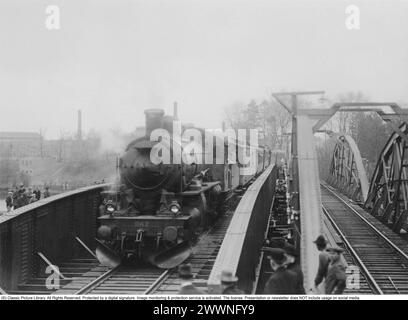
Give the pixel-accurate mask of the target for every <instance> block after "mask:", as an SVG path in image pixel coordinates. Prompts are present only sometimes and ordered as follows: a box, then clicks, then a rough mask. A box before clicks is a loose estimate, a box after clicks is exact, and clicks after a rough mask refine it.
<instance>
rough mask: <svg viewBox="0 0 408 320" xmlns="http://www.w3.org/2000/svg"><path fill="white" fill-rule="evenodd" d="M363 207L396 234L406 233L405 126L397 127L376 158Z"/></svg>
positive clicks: (407, 154) (407, 127) (407, 136)
mask: <svg viewBox="0 0 408 320" xmlns="http://www.w3.org/2000/svg"><path fill="white" fill-rule="evenodd" d="M364 207H365V208H366V209H368V210H369V212H370V213H371V214H372V215H374V216H376V217H377V218H379V219H380V220H381V221H382V222H384V223H385V224H387V225H389V226H390V227H391V228H392V229H393V230H394V231H395V232H397V233H399V232H401V229H405V230H408V229H407V227H408V226H407V217H408V125H407V123H403V124H402V125H400V126H399V128H397V130H396V131H395V132H394V133H393V134H392V135H391V136H390V138H389V140H388V141H387V143H386V144H385V147H384V148H383V150H382V152H381V154H380V156H379V158H378V162H377V165H376V168H375V170H374V174H373V177H372V180H371V184H370V188H369V192H368V196H367V200H366V202H365V204H364Z"/></svg>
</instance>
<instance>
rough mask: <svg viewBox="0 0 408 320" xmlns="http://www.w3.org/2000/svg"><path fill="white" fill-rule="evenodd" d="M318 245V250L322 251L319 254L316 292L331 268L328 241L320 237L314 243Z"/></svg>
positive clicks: (315, 281)
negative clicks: (327, 248)
mask: <svg viewBox="0 0 408 320" xmlns="http://www.w3.org/2000/svg"><path fill="white" fill-rule="evenodd" d="M314 243H315V244H316V247H317V250H319V251H320V253H319V269H318V270H317V274H316V277H315V280H314V285H315V290H316V291H318V288H317V287H318V286H319V284H320V283H322V281H323V280H324V279H326V276H327V270H328V267H329V263H330V260H329V254H328V253H327V252H326V247H327V241H326V239H325V238H324V237H323V236H322V235H320V236H318V237H317V239H316V240H315V241H314Z"/></svg>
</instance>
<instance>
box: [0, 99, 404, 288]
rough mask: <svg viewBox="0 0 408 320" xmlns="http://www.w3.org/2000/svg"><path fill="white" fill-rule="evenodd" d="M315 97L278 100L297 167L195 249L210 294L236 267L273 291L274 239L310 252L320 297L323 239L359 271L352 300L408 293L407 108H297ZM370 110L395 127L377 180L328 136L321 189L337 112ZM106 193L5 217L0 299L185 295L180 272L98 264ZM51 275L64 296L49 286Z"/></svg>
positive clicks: (349, 146)
mask: <svg viewBox="0 0 408 320" xmlns="http://www.w3.org/2000/svg"><path fill="white" fill-rule="evenodd" d="M310 94H311V95H316V94H322V92H284V93H276V94H274V97H275V98H276V99H277V101H278V102H279V103H281V104H282V106H284V107H285V108H286V109H287V110H288V112H289V113H290V114H291V116H292V132H291V139H290V148H288V149H290V154H288V155H287V159H286V160H287V165H283V166H280V165H278V159H276V161H275V164H272V165H271V166H269V167H268V168H267V169H266V170H265V171H264V172H263V173H262V174H261V175H260V176H259V177H257V179H256V180H254V181H253V182H252V184H251V185H250V186H248V187H247V188H245V189H244V190H241V192H242V193H241V194H240V195H239V196H238V197H237V199H236V203H235V205H234V206H233V207H231V208H230V210H229V211H228V212H227V214H226V215H225V216H224V217H223V218H222V219H220V220H219V221H218V222H217V223H216V224H215V225H214V226H213V227H212V228H211V229H210V230H208V231H207V232H206V233H205V234H204V235H203V236H202V237H201V238H200V239H199V241H198V242H197V243H196V244H195V247H194V250H193V251H194V254H193V255H192V256H191V257H189V258H188V259H189V260H188V261H189V262H191V264H192V265H193V270H194V273H195V282H196V284H197V285H198V286H200V287H202V289H203V290H207V291H208V292H209V293H219V291H218V290H219V276H220V273H221V272H222V270H225V269H228V270H230V271H232V272H233V273H234V274H236V275H237V276H238V277H239V286H240V288H241V289H243V290H244V291H245V292H246V293H247V294H250V293H262V285H263V284H262V283H263V282H264V280H265V273H266V274H267V273H268V272H269V269H268V267H269V266H268V265H267V262H266V260H265V257H264V256H263V253H262V251H261V248H262V246H263V245H264V243H265V239H266V238H269V237H274V236H276V235H284V236H285V237H287V239H291V240H293V241H294V242H295V244H297V246H298V247H299V248H300V258H301V264H302V269H303V273H304V287H305V289H306V293H311V291H310V289H311V288H312V287H313V280H314V276H315V274H316V270H317V268H318V251H317V250H316V248H315V245H314V243H313V241H314V240H315V239H316V238H317V236H319V235H321V234H324V235H325V236H326V238H327V239H328V241H329V242H330V244H333V245H339V246H342V247H343V248H344V249H345V250H346V253H345V257H346V259H347V262H348V263H349V265H354V266H357V267H358V268H359V270H360V273H361V276H362V277H361V281H362V285H361V288H360V289H358V290H359V291H353V289H348V290H349V291H347V292H348V293H376V294H388V293H393V294H398V293H408V281H407V280H406V279H408V246H407V242H406V240H404V238H406V236H405V235H406V233H407V232H408V225H407V224H408V221H407V219H408V151H407V150H408V124H407V123H405V122H404V121H403V120H402V119H403V118H404V117H405V116H407V115H408V112H407V110H404V109H402V108H400V107H399V106H398V105H397V104H396V103H355V102H353V103H335V104H333V105H332V107H331V108H328V109H319V108H307V109H306V108H301V107H300V106H298V104H299V101H298V100H299V97H300V96H302V95H310ZM288 98H289V99H288ZM368 111H370V112H376V113H377V114H378V115H379V116H380V117H381V118H382V119H383V120H384V121H386V122H388V123H389V125H390V126H391V127H392V128H393V130H394V132H393V133H392V134H391V135H390V137H389V139H388V141H387V143H386V144H385V146H384V148H383V149H382V151H381V153H380V154H379V155H378V161H377V163H376V166H375V170H374V172H373V174H372V175H371V176H368V175H367V171H366V169H365V161H364V159H363V158H362V156H361V154H360V151H359V149H358V147H357V144H356V142H355V141H354V140H353V138H352V137H351V136H348V135H345V134H342V133H334V132H327V131H324V133H325V134H328V135H329V136H330V138H331V139H333V140H334V142H335V143H334V148H333V151H332V154H331V161H330V167H329V175H328V177H327V179H326V181H321V178H320V177H319V170H318V168H319V163H318V158H317V153H316V146H315V138H314V135H315V134H316V133H319V132H323V131H322V127H323V126H324V124H325V123H326V122H327V121H328V120H329V119H330V118H331V117H332V116H333V115H334V114H335V113H336V112H368ZM278 179H279V180H280V181H283V180H285V183H286V186H287V191H286V194H284V195H282V194H278V193H277V191H276V182H277V180H278ZM106 187H108V185H98V186H91V187H87V188H82V189H78V190H75V191H71V192H68V193H64V194H60V195H56V196H53V197H50V198H47V199H42V200H41V201H38V202H36V203H34V204H31V205H28V206H26V207H23V208H19V209H17V210H15V211H14V212H13V213H12V214H11V215H8V216H2V217H0V294H50V293H54V294H88V293H93V294H120V293H125V294H166V295H167V294H175V293H177V290H178V288H179V282H178V278H177V273H176V271H175V270H165V271H163V270H158V269H157V268H147V269H146V268H143V269H140V268H139V269H129V268H126V267H124V266H120V267H118V268H115V269H109V268H106V267H103V266H101V265H100V264H99V263H98V261H97V260H96V256H95V254H94V250H95V246H96V242H95V234H96V230H97V216H98V210H99V209H98V208H99V205H100V204H101V201H102V199H101V191H103V189H104V188H106ZM55 265H57V266H58V269H56V268H55ZM50 267H51V269H52V270H53V271H55V272H56V274H57V275H58V276H59V278H60V284H61V286H60V287H59V288H54V289H49V288H46V287H45V285H44V283H45V279H46V278H47V274H48V273H49V272H48V273H47V272H46V270H47V269H49V268H50ZM53 268H54V269H53Z"/></svg>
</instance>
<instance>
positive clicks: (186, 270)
mask: <svg viewBox="0 0 408 320" xmlns="http://www.w3.org/2000/svg"><path fill="white" fill-rule="evenodd" d="M179 277H180V279H181V285H180V289H179V291H178V294H180V295H200V294H204V292H203V291H201V290H199V289H197V288H196V287H195V285H194V284H193V272H192V268H191V264H189V263H187V264H182V265H180V266H179Z"/></svg>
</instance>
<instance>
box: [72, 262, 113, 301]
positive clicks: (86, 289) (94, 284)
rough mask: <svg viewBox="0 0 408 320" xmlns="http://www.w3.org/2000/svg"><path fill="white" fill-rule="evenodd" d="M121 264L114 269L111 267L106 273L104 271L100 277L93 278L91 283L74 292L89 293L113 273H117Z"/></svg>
mask: <svg viewBox="0 0 408 320" xmlns="http://www.w3.org/2000/svg"><path fill="white" fill-rule="evenodd" d="M119 267H120V266H117V267H115V268H113V269H110V270H108V271H106V272H105V273H103V274H102V275H100V276H99V277H98V278H96V279H94V280H92V281H91V282H90V283H88V284H87V285H85V286H84V287H82V288H81V289H79V290H78V291H77V292H75V293H74V294H77V295H79V294H87V293H88V292H90V291H91V290H93V289H94V288H96V287H97V286H98V285H100V284H101V283H103V282H104V281H105V280H106V279H108V278H109V277H110V276H111V275H112V274H113V273H115V272H116V271H117V270H118V269H119Z"/></svg>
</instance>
